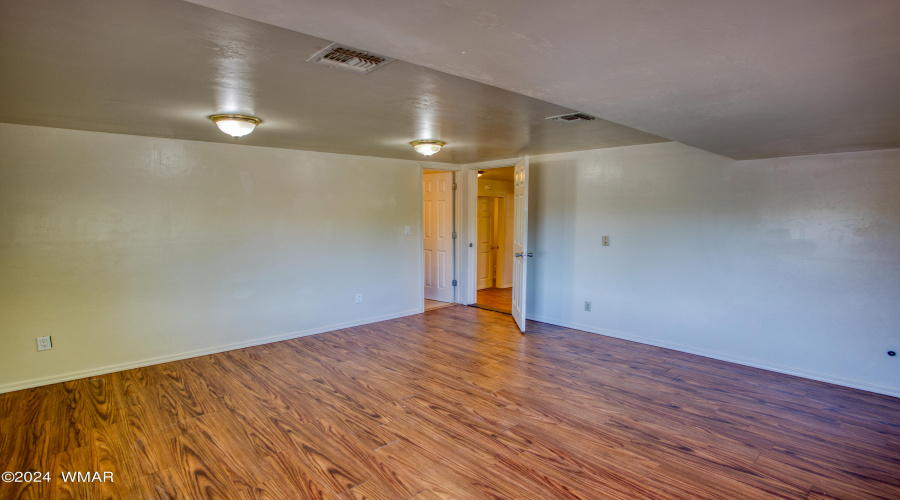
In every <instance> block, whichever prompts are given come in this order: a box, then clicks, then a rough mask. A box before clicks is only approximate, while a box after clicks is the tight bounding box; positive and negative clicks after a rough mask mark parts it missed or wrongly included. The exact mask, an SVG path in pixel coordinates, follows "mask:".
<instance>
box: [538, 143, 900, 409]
mask: <svg viewBox="0 0 900 500" xmlns="http://www.w3.org/2000/svg"><path fill="white" fill-rule="evenodd" d="M898 193H900V150H897V149H895V150H883V151H867V152H859V153H844V154H831V155H818V156H803V157H793V158H776V159H770V160H756V161H733V160H729V159H727V158H724V157H721V156H718V155H715V154H712V153H708V152H705V151H701V150H699V149H695V148H691V147H688V146H685V145H682V144H678V143H674V142H672V143H663V144H653V145H646V146H633V147H623V148H611V149H603V150H595V151H583V152H577V153H565V154H557V155H546V156H538V157H532V158H531V177H530V190H529V215H530V221H529V233H528V237H529V251H532V252H534V255H535V257H534V259H531V260H529V263H528V271H529V275H528V292H529V298H528V307H529V309H528V313H529V317H531V318H533V319H537V320H539V321H545V322H549V323H554V324H559V325H565V326H570V327H574V328H578V329H582V330H587V331H593V332H597V333H602V334H606V335H612V336H615V337H621V338H626V339H631V340H636V341H639V342H644V343H649V344H655V345H660V346H664V347H670V348H674V349H677V350H681V351H687V352H694V353H698V354H702V355H705V356H710V357H714V358H719V359H725V360H729V361H735V362H738V363H742V364H746V365H752V366H758V367H763V368H768V369H772V370H776V371H781V372H787V373H793V374H797V375H801V376H804V377H809V378H814V379H819V380H824V381H828V382H834V383H838V384H843V385H848V386H852V387H859V388H863V389H868V390H872V391H876V392H881V393H885V394H892V395H895V396H900V376H898V374H900V358H898V357H889V356H887V354H886V352H887V351H888V350H894V351H900V195H898ZM604 235H608V236H609V237H610V246H608V247H604V246H602V245H601V237H602V236H604ZM585 301H591V302H592V303H593V304H592V311H591V312H586V311H584V302H585Z"/></svg>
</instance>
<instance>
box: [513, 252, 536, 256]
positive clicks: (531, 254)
mask: <svg viewBox="0 0 900 500" xmlns="http://www.w3.org/2000/svg"><path fill="white" fill-rule="evenodd" d="M516 257H534V254H533V253H531V252H528V253H527V254H525V255H523V254H520V253H517V254H516Z"/></svg>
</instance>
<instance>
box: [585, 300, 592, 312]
mask: <svg viewBox="0 0 900 500" xmlns="http://www.w3.org/2000/svg"><path fill="white" fill-rule="evenodd" d="M584 310H585V311H587V312H591V302H590V301H588V300H585V301H584Z"/></svg>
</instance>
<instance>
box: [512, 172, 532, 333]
mask: <svg viewBox="0 0 900 500" xmlns="http://www.w3.org/2000/svg"><path fill="white" fill-rule="evenodd" d="M513 186H514V187H513V190H514V192H513V198H514V199H515V202H514V204H515V227H514V229H513V254H514V255H515V258H514V259H513V287H512V316H513V318H514V319H515V320H516V323H517V324H518V325H519V329H521V330H522V333H525V291H526V284H527V277H528V257H531V254H530V253H528V157H527V156H526V157H524V158H522V159H521V160H519V161H518V162H517V163H516V169H515V177H514V179H513Z"/></svg>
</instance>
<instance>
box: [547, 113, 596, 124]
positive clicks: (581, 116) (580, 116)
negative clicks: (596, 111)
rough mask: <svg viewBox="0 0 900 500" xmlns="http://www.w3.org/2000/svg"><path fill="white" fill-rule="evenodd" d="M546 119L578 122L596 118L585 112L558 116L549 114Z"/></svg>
mask: <svg viewBox="0 0 900 500" xmlns="http://www.w3.org/2000/svg"><path fill="white" fill-rule="evenodd" d="M547 119H548V120H555V121H558V122H569V123H578V122H589V121H591V120H596V118H595V117H593V116H591V115H589V114H587V113H570V114H568V115H559V116H549V117H547Z"/></svg>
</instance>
